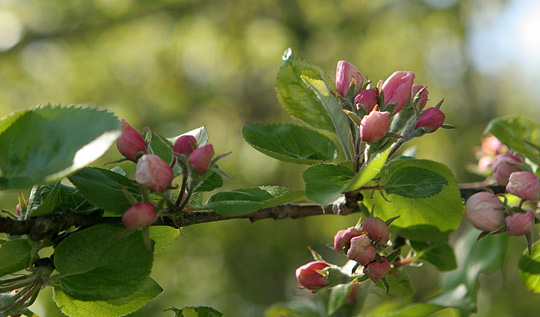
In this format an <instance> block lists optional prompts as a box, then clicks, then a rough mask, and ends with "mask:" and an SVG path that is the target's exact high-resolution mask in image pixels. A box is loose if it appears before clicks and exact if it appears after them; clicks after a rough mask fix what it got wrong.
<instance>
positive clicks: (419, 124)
mask: <svg viewBox="0 0 540 317" xmlns="http://www.w3.org/2000/svg"><path fill="white" fill-rule="evenodd" d="M445 118H446V115H445V114H444V113H443V112H442V111H441V110H440V109H437V108H435V107H431V108H427V109H426V110H424V111H422V113H421V114H420V117H418V121H416V125H415V126H414V127H415V128H416V129H418V128H424V129H426V131H427V132H428V133H432V132H435V131H437V129H439V128H440V127H442V125H443V123H444V119H445Z"/></svg>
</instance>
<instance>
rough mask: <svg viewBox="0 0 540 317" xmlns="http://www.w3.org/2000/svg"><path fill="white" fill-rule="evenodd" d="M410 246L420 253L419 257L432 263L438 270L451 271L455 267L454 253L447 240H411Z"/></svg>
mask: <svg viewBox="0 0 540 317" xmlns="http://www.w3.org/2000/svg"><path fill="white" fill-rule="evenodd" d="M411 246H412V247H413V248H414V250H416V252H417V253H419V254H420V258H421V259H424V260H426V261H428V262H429V263H431V264H433V265H434V266H435V267H436V268H437V269H438V270H439V271H452V270H455V269H456V268H457V263H456V255H455V254H454V250H452V247H451V246H450V244H449V243H448V242H439V243H424V242H415V241H411Z"/></svg>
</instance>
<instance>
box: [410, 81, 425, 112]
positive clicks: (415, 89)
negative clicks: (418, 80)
mask: <svg viewBox="0 0 540 317" xmlns="http://www.w3.org/2000/svg"><path fill="white" fill-rule="evenodd" d="M422 88H424V86H422V85H418V84H416V85H413V86H412V97H413V98H414V97H415V96H416V94H417V93H418V92H419V91H420V90H421V89H422ZM419 99H420V103H419V104H418V109H420V110H422V109H424V107H425V106H426V103H427V101H428V90H427V88H426V89H424V91H422V94H420V98H419Z"/></svg>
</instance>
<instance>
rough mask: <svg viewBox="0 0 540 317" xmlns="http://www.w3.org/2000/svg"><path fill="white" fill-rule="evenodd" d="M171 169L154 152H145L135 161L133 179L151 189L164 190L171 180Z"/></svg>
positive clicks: (160, 191)
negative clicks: (135, 168) (135, 167)
mask: <svg viewBox="0 0 540 317" xmlns="http://www.w3.org/2000/svg"><path fill="white" fill-rule="evenodd" d="M173 176H174V175H173V170H172V168H171V167H170V166H169V164H167V163H165V161H163V160H162V159H161V158H160V157H159V156H157V155H155V154H145V155H143V156H142V157H141V158H140V159H139V161H138V162H137V170H136V172H135V180H136V181H137V183H139V184H141V185H143V186H144V187H146V188H148V189H149V190H151V191H154V192H159V193H162V192H164V191H165V190H166V189H167V188H168V187H169V185H170V184H171V182H172V180H173Z"/></svg>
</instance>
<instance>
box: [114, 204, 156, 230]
mask: <svg viewBox="0 0 540 317" xmlns="http://www.w3.org/2000/svg"><path fill="white" fill-rule="evenodd" d="M156 218H157V215H156V212H155V211H154V205H152V204H151V203H136V204H135V205H133V206H131V207H130V208H129V209H128V210H126V212H124V215H122V223H124V226H126V227H127V228H129V229H137V228H142V227H146V226H149V225H151V224H153V223H154V221H155V220H156Z"/></svg>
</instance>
